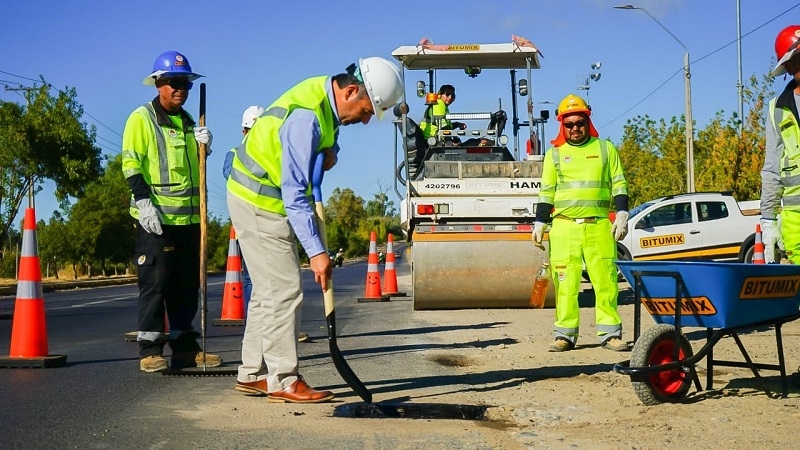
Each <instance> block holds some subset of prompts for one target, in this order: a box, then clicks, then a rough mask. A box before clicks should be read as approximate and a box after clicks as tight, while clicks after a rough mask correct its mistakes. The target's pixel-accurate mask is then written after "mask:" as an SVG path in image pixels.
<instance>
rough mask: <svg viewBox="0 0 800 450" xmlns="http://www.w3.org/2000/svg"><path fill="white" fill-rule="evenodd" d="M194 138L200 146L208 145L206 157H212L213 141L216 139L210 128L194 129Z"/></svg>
mask: <svg viewBox="0 0 800 450" xmlns="http://www.w3.org/2000/svg"><path fill="white" fill-rule="evenodd" d="M194 138H195V140H196V141H197V143H198V144H206V155H210V154H211V141H212V140H213V139H214V136H212V135H211V130H209V129H208V127H194Z"/></svg>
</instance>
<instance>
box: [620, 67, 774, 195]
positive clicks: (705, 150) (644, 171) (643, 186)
mask: <svg viewBox="0 0 800 450" xmlns="http://www.w3.org/2000/svg"><path fill="white" fill-rule="evenodd" d="M771 83H772V79H771V78H770V77H769V76H768V75H764V76H762V77H761V79H758V78H757V77H756V76H751V77H750V80H749V82H748V85H747V86H746V87H745V89H744V91H743V94H744V95H743V99H744V105H745V110H747V111H748V112H747V115H746V116H745V118H744V121H743V123H742V125H743V127H742V131H741V133H740V131H739V124H740V119H739V118H738V117H737V115H736V114H734V115H733V116H732V117H729V118H726V117H725V113H724V111H719V112H717V114H716V116H715V117H714V118H713V119H712V120H711V122H710V123H709V124H708V126H707V127H706V128H704V129H701V130H698V131H697V136H695V138H694V166H695V190H696V191H698V192H702V191H733V193H734V196H735V197H736V199H737V200H740V201H743V200H752V199H756V198H759V196H760V192H761V173H760V172H761V167H762V165H763V163H764V146H765V142H764V139H765V138H764V133H765V131H764V124H765V116H764V114H765V110H766V105H767V103H768V102H769V99H770V98H771V97H772V96H774V93H773V92H772V91H771V90H770V85H771ZM685 133H686V122H685V117H683V116H682V117H681V118H680V120H679V119H678V118H676V117H673V118H672V119H671V120H670V121H669V123H667V122H666V121H665V120H664V119H659V120H653V119H651V118H650V117H649V116H647V115H645V116H637V117H635V118H633V119H630V120H628V123H627V124H626V125H625V131H624V133H623V137H622V143H621V144H620V145H619V150H620V158H621V159H622V164H623V167H624V168H625V175H626V177H627V180H628V194H629V196H630V206H631V207H633V206H636V205H639V204H641V203H643V202H645V201H648V200H652V199H654V198H658V197H662V196H665V195H670V194H678V193H682V192H686V138H685V136H686V134H685Z"/></svg>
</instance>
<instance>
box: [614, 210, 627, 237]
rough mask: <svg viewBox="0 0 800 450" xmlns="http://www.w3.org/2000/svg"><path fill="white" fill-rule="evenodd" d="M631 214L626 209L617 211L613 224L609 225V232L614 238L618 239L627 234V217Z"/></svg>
mask: <svg viewBox="0 0 800 450" xmlns="http://www.w3.org/2000/svg"><path fill="white" fill-rule="evenodd" d="M630 216H631V214H630V213H629V212H628V211H617V217H616V218H615V219H614V224H613V225H611V234H613V235H614V239H615V240H617V241H620V240H622V239H624V238H625V235H627V234H628V218H629V217H630Z"/></svg>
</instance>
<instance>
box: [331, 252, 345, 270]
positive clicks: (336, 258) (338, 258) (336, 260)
mask: <svg viewBox="0 0 800 450" xmlns="http://www.w3.org/2000/svg"><path fill="white" fill-rule="evenodd" d="M331 260H333V267H342V263H344V252H343V251H342V250H341V249H340V250H339V252H338V253H336V254H335V255H333V256H332V257H331Z"/></svg>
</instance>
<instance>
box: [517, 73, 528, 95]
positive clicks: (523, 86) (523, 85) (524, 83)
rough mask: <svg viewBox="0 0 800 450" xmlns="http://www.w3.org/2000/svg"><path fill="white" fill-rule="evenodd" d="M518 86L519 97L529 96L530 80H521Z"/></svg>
mask: <svg viewBox="0 0 800 450" xmlns="http://www.w3.org/2000/svg"><path fill="white" fill-rule="evenodd" d="M518 84H519V95H520V96H522V97H525V96H526V95H528V80H526V79H524V78H523V79H521V80H519V83H518Z"/></svg>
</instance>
